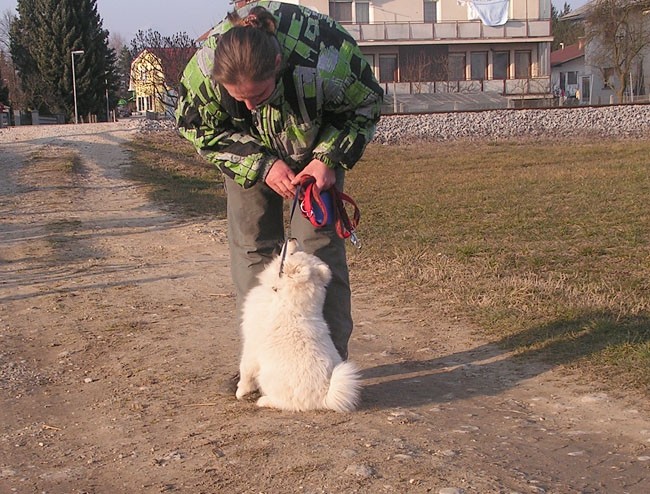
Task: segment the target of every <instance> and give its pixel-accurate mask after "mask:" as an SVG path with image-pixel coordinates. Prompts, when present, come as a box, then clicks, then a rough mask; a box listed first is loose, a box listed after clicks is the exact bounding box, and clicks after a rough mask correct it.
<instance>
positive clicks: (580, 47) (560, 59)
mask: <svg viewBox="0 0 650 494" xmlns="http://www.w3.org/2000/svg"><path fill="white" fill-rule="evenodd" d="M584 56H585V44H584V41H579V42H578V43H575V44H573V45H569V46H566V47H565V48H563V49H561V50H555V51H554V52H551V67H553V66H554V65H562V64H563V63H567V62H570V61H571V60H575V59H576V58H580V57H584Z"/></svg>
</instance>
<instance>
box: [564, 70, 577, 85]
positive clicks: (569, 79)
mask: <svg viewBox="0 0 650 494" xmlns="http://www.w3.org/2000/svg"><path fill="white" fill-rule="evenodd" d="M566 83H567V84H578V73H577V72H576V71H571V72H567V73H566Z"/></svg>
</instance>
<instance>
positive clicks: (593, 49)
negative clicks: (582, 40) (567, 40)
mask: <svg viewBox="0 0 650 494" xmlns="http://www.w3.org/2000/svg"><path fill="white" fill-rule="evenodd" d="M585 34H586V38H587V42H588V47H589V48H588V59H589V62H590V63H591V65H594V66H596V67H598V68H599V69H600V71H601V72H602V75H603V80H604V81H605V84H607V85H608V86H609V87H610V88H611V89H612V90H613V91H614V92H615V93H616V97H617V99H618V101H619V102H623V99H624V95H625V94H626V91H627V90H628V84H629V82H630V80H629V79H630V77H631V76H632V74H634V73H638V70H639V66H640V64H641V63H642V55H643V52H644V51H645V50H646V48H648V47H650V0H594V1H593V2H592V3H591V4H590V7H589V10H588V11H587V13H586V15H585Z"/></svg>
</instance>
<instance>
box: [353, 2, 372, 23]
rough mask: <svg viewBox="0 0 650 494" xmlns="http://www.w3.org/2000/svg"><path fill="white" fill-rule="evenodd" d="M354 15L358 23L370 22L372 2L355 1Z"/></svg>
mask: <svg viewBox="0 0 650 494" xmlns="http://www.w3.org/2000/svg"><path fill="white" fill-rule="evenodd" d="M354 15H355V19H354V22H356V23H357V24H370V2H365V1H364V2H359V1H357V2H354Z"/></svg>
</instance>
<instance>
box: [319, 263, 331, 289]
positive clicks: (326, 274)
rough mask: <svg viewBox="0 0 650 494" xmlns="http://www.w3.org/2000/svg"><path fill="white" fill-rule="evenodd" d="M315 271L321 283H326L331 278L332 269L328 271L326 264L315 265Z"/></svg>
mask: <svg viewBox="0 0 650 494" xmlns="http://www.w3.org/2000/svg"><path fill="white" fill-rule="evenodd" d="M316 272H317V273H318V276H319V278H320V279H321V281H322V282H323V285H327V284H328V283H329V282H330V281H331V280H332V271H330V268H329V267H328V266H327V264H325V263H322V264H319V265H318V266H317V267H316Z"/></svg>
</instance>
